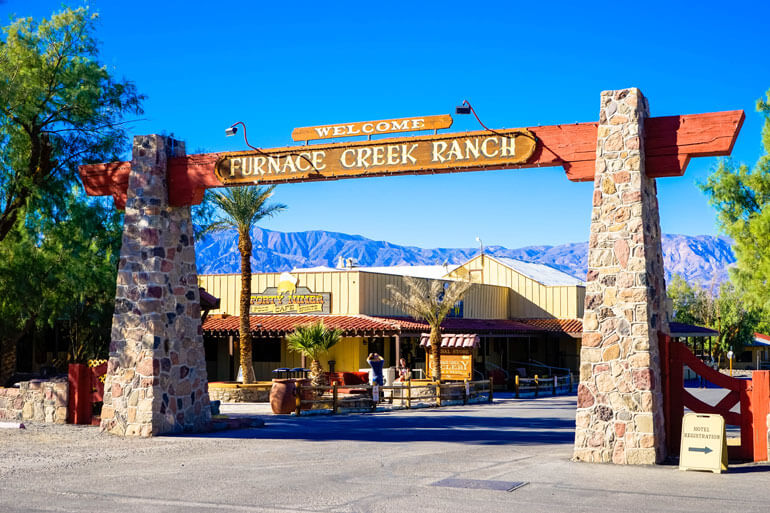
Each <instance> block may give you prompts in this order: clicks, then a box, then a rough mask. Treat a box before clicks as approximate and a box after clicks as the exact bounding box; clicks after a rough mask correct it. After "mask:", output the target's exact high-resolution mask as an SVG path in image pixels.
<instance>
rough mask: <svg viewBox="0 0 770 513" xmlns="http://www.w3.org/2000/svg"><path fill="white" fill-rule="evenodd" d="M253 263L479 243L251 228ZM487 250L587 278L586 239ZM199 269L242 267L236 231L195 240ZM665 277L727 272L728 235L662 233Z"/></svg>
mask: <svg viewBox="0 0 770 513" xmlns="http://www.w3.org/2000/svg"><path fill="white" fill-rule="evenodd" d="M252 241H253V244H254V252H253V256H252V269H253V270H254V271H255V272H276V271H277V272H280V271H289V270H291V269H294V268H297V267H315V266H321V265H323V266H328V267H335V265H336V263H337V260H338V258H339V257H344V258H354V259H356V260H357V261H358V265H360V266H365V267H368V266H392V265H435V264H443V263H444V262H446V263H448V264H449V265H452V264H461V263H463V262H465V261H467V260H469V259H470V258H472V257H474V256H475V255H477V254H478V248H431V249H425V248H419V247H416V246H400V245H397V244H391V243H390V242H386V241H376V240H372V239H367V238H366V237H362V236H360V235H349V234H346V233H338V232H327V231H323V230H313V231H307V232H278V231H272V230H265V229H262V228H254V229H253V230H252ZM484 251H485V252H486V253H487V254H490V255H493V256H500V257H509V258H515V259H518V260H523V261H525V262H535V263H541V264H547V265H550V266H551V267H555V268H556V269H559V270H561V271H564V272H566V273H567V274H571V275H572V276H575V277H576V278H579V279H585V275H586V271H587V266H588V243H587V242H574V243H567V244H560V245H558V246H526V247H523V248H517V249H509V248H505V247H503V246H488V247H485V248H484ZM196 254H197V262H198V272H199V273H201V274H224V273H238V272H240V256H239V254H238V246H237V237H236V234H235V232H232V231H229V232H227V231H225V232H219V233H214V234H211V235H208V236H207V237H205V238H204V239H203V240H202V241H200V242H197V243H196ZM663 259H664V265H665V269H666V279H667V280H670V279H671V274H672V273H678V274H680V275H682V276H683V277H684V278H685V279H686V280H687V281H689V282H694V283H699V284H701V285H703V286H709V285H710V284H711V283H712V281H714V280H715V281H716V283H720V282H722V281H723V280H725V279H726V278H727V268H728V266H730V264H732V263H734V262H735V256H734V254H733V251H732V248H731V242H730V239H728V238H727V237H714V236H710V235H696V236H692V235H669V234H664V235H663Z"/></svg>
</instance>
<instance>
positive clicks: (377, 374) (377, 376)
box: [366, 353, 385, 386]
mask: <svg viewBox="0 0 770 513" xmlns="http://www.w3.org/2000/svg"><path fill="white" fill-rule="evenodd" d="M366 361H367V363H368V364H369V366H370V367H371V369H370V370H369V383H370V384H371V385H379V386H382V384H383V383H384V381H385V380H384V377H383V375H382V367H383V365H384V364H385V360H384V359H383V358H382V357H381V356H380V355H378V354H377V353H370V354H369V356H368V357H367V358H366Z"/></svg>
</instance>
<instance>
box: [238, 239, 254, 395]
mask: <svg viewBox="0 0 770 513" xmlns="http://www.w3.org/2000/svg"><path fill="white" fill-rule="evenodd" d="M238 236H239V240H238V251H240V253H241V305H240V316H241V326H240V338H241V373H242V374H243V382H244V383H254V382H255V381H256V378H255V377H254V364H253V363H252V356H251V326H250V325H249V312H250V310H251V250H252V245H251V234H250V233H249V232H248V230H246V231H241V232H240V233H239V234H238Z"/></svg>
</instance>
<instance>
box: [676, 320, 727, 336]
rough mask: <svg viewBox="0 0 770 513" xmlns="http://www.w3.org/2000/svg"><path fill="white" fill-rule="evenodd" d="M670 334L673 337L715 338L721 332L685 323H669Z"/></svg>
mask: <svg viewBox="0 0 770 513" xmlns="http://www.w3.org/2000/svg"><path fill="white" fill-rule="evenodd" d="M668 333H669V335H671V336H672V337H714V336H716V335H719V332H718V331H716V330H712V329H711V328H704V327H703V326H695V325H693V324H685V323H683V322H669V323H668Z"/></svg>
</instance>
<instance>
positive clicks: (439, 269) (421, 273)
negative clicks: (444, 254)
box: [291, 265, 456, 279]
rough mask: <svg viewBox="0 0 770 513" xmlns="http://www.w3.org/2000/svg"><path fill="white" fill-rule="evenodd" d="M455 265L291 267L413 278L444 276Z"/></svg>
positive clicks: (299, 270) (316, 271)
mask: <svg viewBox="0 0 770 513" xmlns="http://www.w3.org/2000/svg"><path fill="white" fill-rule="evenodd" d="M454 267H456V266H454V265H453V266H449V267H445V266H443V265H393V266H382V267H359V266H353V267H327V266H324V265H319V266H317V267H303V268H295V269H292V271H291V272H293V273H325V272H343V271H361V272H368V273H378V274H393V275H396V276H412V277H414V278H433V279H439V278H444V275H446V274H447V273H449V272H451V271H452V269H454Z"/></svg>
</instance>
